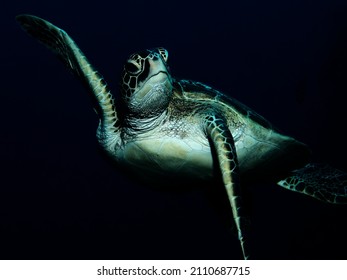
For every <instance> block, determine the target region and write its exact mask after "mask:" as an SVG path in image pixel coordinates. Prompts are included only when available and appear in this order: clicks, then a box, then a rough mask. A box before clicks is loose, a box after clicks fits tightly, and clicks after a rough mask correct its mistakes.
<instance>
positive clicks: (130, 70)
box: [124, 61, 141, 74]
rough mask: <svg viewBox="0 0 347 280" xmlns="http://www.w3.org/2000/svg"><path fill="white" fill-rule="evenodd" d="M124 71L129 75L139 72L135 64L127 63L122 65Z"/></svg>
mask: <svg viewBox="0 0 347 280" xmlns="http://www.w3.org/2000/svg"><path fill="white" fill-rule="evenodd" d="M124 69H125V71H127V72H128V73H130V74H138V73H139V72H140V71H141V67H140V65H137V63H136V64H135V63H134V62H131V61H127V62H126V63H125V65H124Z"/></svg>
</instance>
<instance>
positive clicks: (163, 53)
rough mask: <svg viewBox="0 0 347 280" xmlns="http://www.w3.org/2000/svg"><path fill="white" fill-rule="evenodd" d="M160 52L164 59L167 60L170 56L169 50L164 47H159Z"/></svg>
mask: <svg viewBox="0 0 347 280" xmlns="http://www.w3.org/2000/svg"><path fill="white" fill-rule="evenodd" d="M158 52H159V53H160V55H161V57H162V58H163V59H164V61H165V62H167V60H168V58H169V52H168V51H167V50H166V49H164V48H158Z"/></svg>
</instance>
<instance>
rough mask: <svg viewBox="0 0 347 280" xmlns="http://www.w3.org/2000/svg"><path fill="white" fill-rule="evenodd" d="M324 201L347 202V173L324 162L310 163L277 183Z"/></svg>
mask: <svg viewBox="0 0 347 280" xmlns="http://www.w3.org/2000/svg"><path fill="white" fill-rule="evenodd" d="M277 184H278V185H280V186H281V187H284V188H286V189H288V190H292V191H296V192H300V193H304V194H307V195H310V196H313V197H314V198H317V199H319V200H321V201H324V202H329V203H334V204H344V203H347V173H345V172H343V171H340V170H338V169H335V168H333V167H330V166H329V165H323V164H308V165H306V166H305V167H303V168H301V169H297V170H294V171H292V172H291V174H290V176H289V177H287V178H286V179H284V180H281V181H279V182H278V183H277Z"/></svg>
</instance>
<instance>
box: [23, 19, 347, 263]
mask: <svg viewBox="0 0 347 280" xmlns="http://www.w3.org/2000/svg"><path fill="white" fill-rule="evenodd" d="M17 20H18V22H19V23H20V24H21V25H22V27H23V28H24V30H26V31H27V32H28V33H29V34H30V35H32V36H33V37H35V38H37V39H38V40H39V41H41V42H42V43H44V44H45V45H46V46H47V47H49V48H50V49H51V50H52V51H53V52H54V53H55V54H56V55H57V56H58V57H59V58H60V59H61V60H62V61H63V62H64V63H65V64H66V66H67V67H68V68H70V69H71V70H72V72H73V73H74V74H75V75H76V76H78V77H79V79H80V80H81V81H82V82H83V83H84V84H86V85H87V87H88V88H89V91H90V92H91V93H92V96H93V98H94V99H95V101H96V102H95V104H96V105H95V109H96V111H97V113H98V116H99V119H100V123H99V127H98V129H97V138H98V141H99V143H100V145H101V146H102V147H103V149H104V150H105V151H106V153H107V154H108V155H109V156H110V157H111V158H112V159H113V160H115V161H116V162H117V163H118V164H119V166H121V167H123V168H125V169H127V170H129V171H130V172H131V174H137V175H136V176H137V177H139V178H142V180H149V181H151V182H152V183H155V184H156V185H159V186H161V187H163V188H165V187H166V186H168V185H170V184H178V182H180V181H181V182H184V181H189V182H190V180H193V181H194V180H195V179H196V180H203V181H208V180H211V179H213V178H216V177H218V178H220V181H221V182H222V183H223V184H224V187H225V190H226V192H225V193H226V195H227V196H228V199H229V201H230V206H231V209H232V213H233V218H234V221H235V225H236V228H237V231H238V237H239V240H240V243H241V248H242V251H243V256H244V258H247V257H248V256H249V253H248V250H247V240H245V232H246V231H247V226H246V223H245V222H244V220H245V219H244V215H243V214H242V212H241V211H242V209H243V202H242V192H241V186H243V185H244V184H245V183H246V182H249V181H257V180H260V179H262V178H268V179H272V180H276V181H275V182H278V184H279V185H280V186H282V187H285V188H288V189H291V190H295V191H298V192H301V193H305V194H308V195H311V196H314V197H316V198H318V199H320V200H323V201H327V202H331V203H344V202H346V200H347V199H346V196H347V190H346V187H345V186H346V185H347V184H346V175H345V173H343V172H341V171H338V170H335V169H333V168H330V167H327V166H318V165H312V164H308V165H306V166H305V164H307V162H308V158H309V154H310V153H309V151H308V148H307V147H306V145H304V144H302V143H301V142H298V141H297V140H295V139H293V138H291V137H288V136H285V135H282V134H280V133H279V132H278V131H277V130H275V129H274V128H273V127H272V126H271V124H270V123H269V122H268V121H266V120H265V119H264V118H263V117H261V116H259V115H258V114H257V113H255V112H254V111H252V110H251V109H249V108H248V107H246V106H245V105H243V104H241V103H239V102H238V101H236V100H234V99H232V98H230V97H227V96H226V95H224V94H222V93H221V92H219V91H217V90H215V89H213V88H211V87H209V86H207V85H204V84H202V83H199V82H193V81H188V80H178V79H175V78H174V77H172V76H171V74H170V72H169V70H168V66H167V61H168V52H167V51H166V50H165V49H164V48H155V49H148V50H145V51H142V52H138V53H135V54H133V55H131V56H130V57H129V59H128V60H127V61H126V63H125V65H124V70H123V74H122V79H121V94H122V98H121V100H120V102H119V103H117V104H115V101H114V98H113V96H112V95H111V93H110V91H109V90H108V88H107V85H106V83H105V82H104V80H103V79H102V77H101V76H100V75H99V74H98V72H96V71H95V70H94V69H93V67H92V66H91V65H90V63H89V62H88V61H87V59H86V57H85V56H84V55H83V53H82V52H81V51H80V49H79V48H78V47H77V45H76V44H75V42H74V41H73V40H72V39H71V38H70V37H69V35H67V33H66V32H65V31H63V30H61V29H59V28H58V27H56V26H54V25H52V24H51V23H49V22H47V21H45V20H43V19H40V18H38V17H35V16H29V15H21V16H18V17H17ZM292 170H294V171H292ZM211 182H213V180H211Z"/></svg>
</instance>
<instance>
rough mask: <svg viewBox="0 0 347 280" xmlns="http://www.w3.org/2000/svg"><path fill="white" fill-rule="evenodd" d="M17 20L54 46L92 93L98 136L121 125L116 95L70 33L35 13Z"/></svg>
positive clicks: (115, 129) (100, 136)
mask: <svg viewBox="0 0 347 280" xmlns="http://www.w3.org/2000/svg"><path fill="white" fill-rule="evenodd" d="M16 20H17V21H18V22H19V24H20V25H21V26H22V28H23V29H24V30H25V31H26V32H27V33H28V34H29V35H31V36H32V37H34V38H36V39H37V40H38V41H40V42H41V43H43V44H44V45H45V46H46V47H48V48H49V49H50V50H52V51H53V52H54V53H55V54H56V55H57V56H58V58H59V59H60V60H62V61H63V63H64V64H65V65H66V66H67V67H68V68H69V69H70V70H71V71H72V72H73V74H75V75H76V76H77V77H78V78H79V79H80V80H81V81H82V82H83V83H84V84H85V85H86V86H87V87H88V88H89V89H90V92H91V93H92V98H93V99H94V101H95V102H94V103H95V110H96V112H97V113H98V115H99V118H100V125H99V128H98V136H99V138H103V137H105V136H103V135H106V134H111V133H114V132H116V131H117V130H118V129H119V122H118V116H117V112H116V109H115V103H114V99H113V96H112V95H111V93H110V91H109V90H108V88H107V85H106V83H105V81H104V80H103V78H102V77H101V76H100V75H99V74H98V72H97V71H95V70H94V69H93V67H92V66H91V65H90V63H89V62H88V60H87V59H86V57H85V56H84V55H83V53H82V52H81V50H80V49H79V48H78V46H77V45H76V43H75V42H74V41H73V40H72V39H71V37H70V36H69V35H68V34H67V33H66V32H65V31H64V30H62V29H60V28H58V27H56V26H54V25H53V24H51V23H49V22H48V21H46V20H43V19H41V18H38V17H36V16H32V15H19V16H17V17H16Z"/></svg>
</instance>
